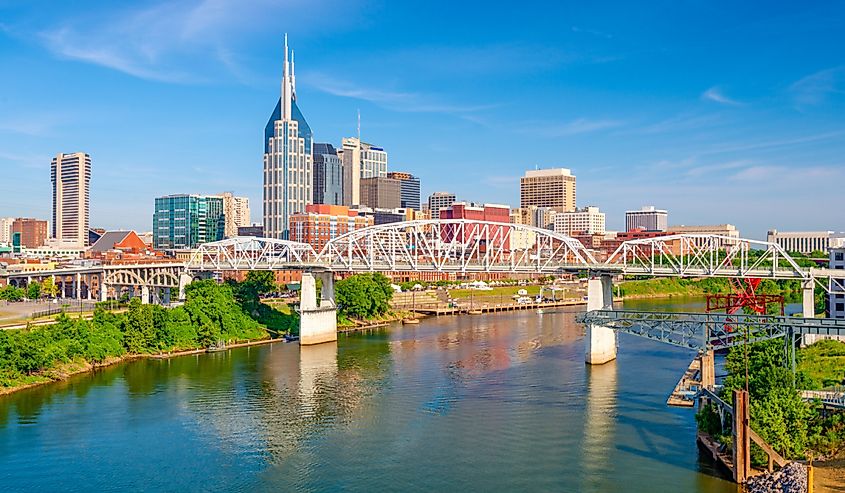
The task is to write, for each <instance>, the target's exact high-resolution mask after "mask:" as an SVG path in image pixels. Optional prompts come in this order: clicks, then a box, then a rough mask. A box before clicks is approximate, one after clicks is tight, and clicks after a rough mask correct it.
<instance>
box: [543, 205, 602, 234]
mask: <svg viewBox="0 0 845 493" xmlns="http://www.w3.org/2000/svg"><path fill="white" fill-rule="evenodd" d="M554 230H555V233H563V234H565V235H572V234H573V233H581V234H588V235H603V234H604V233H605V215H604V212H599V208H598V207H592V206H590V207H584V208H583V209H579V210H576V211H574V212H558V213H556V214H555V216H554Z"/></svg>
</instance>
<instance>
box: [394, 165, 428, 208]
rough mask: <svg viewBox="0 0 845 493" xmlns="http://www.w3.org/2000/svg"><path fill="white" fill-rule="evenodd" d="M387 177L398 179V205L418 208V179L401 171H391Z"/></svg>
mask: <svg viewBox="0 0 845 493" xmlns="http://www.w3.org/2000/svg"><path fill="white" fill-rule="evenodd" d="M387 177H388V178H393V179H394V180H399V195H400V198H399V201H400V204H399V207H404V208H406V209H413V210H415V211H418V210H420V179H419V178H417V177H416V176H414V175H412V174H411V173H404V172H401V171H391V172H389V173H387Z"/></svg>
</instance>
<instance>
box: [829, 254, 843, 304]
mask: <svg viewBox="0 0 845 493" xmlns="http://www.w3.org/2000/svg"><path fill="white" fill-rule="evenodd" d="M830 268H831V269H845V247H837V248H831V249H830ZM829 283H830V285H829V286H828V288H829V289H828V290H829V292H830V298H829V304H828V306H829V308H830V318H845V279H834V278H830V280H829Z"/></svg>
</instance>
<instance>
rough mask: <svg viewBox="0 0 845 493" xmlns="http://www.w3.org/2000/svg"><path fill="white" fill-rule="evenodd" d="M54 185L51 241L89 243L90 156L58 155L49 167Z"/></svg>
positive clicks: (77, 243)
mask: <svg viewBox="0 0 845 493" xmlns="http://www.w3.org/2000/svg"><path fill="white" fill-rule="evenodd" d="M50 180H51V181H52V183H53V231H52V234H51V238H55V239H57V240H65V241H70V242H72V243H74V244H76V245H78V246H80V247H84V246H86V244H87V243H88V223H89V192H90V186H89V183H90V181H91V156H89V155H88V154H85V153H84V152H76V153H73V154H62V153H59V154H57V155H56V157H54V158H53V162H52V163H51V164H50Z"/></svg>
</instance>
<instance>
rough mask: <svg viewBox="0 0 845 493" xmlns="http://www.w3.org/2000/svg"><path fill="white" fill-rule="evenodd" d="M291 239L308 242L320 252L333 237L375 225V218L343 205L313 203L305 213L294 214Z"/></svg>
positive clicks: (291, 221)
mask: <svg viewBox="0 0 845 493" xmlns="http://www.w3.org/2000/svg"><path fill="white" fill-rule="evenodd" d="M288 221H289V224H290V239H291V241H298V242H301V243H308V244H309V245H311V246H312V247H314V250H317V251H318V252H319V251H320V250H322V249H323V247H324V246H326V243H328V242H329V240H331V239H333V238H337V237H338V236H340V235H342V234H345V233H348V232H350V231H354V230H356V229H360V228H365V227H367V226H372V225H373V218H372V216H370V217H362V216H359V215H358V213H357V211H353V210H349V208H348V207H346V206H342V205H328V204H311V205H307V206H305V212H304V213H297V214H292V215H291V216H290V219H289V220H288Z"/></svg>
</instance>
